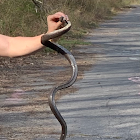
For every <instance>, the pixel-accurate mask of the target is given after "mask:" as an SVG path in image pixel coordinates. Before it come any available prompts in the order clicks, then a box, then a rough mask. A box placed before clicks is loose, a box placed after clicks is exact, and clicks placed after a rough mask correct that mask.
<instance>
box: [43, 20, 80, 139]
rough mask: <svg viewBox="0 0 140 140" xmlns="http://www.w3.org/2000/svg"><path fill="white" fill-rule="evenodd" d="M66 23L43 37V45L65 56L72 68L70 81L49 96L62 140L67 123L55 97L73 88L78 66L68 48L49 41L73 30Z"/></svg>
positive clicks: (65, 133)
mask: <svg viewBox="0 0 140 140" xmlns="http://www.w3.org/2000/svg"><path fill="white" fill-rule="evenodd" d="M65 22H66V26H65V27H63V28H61V29H58V30H55V31H54V32H51V33H49V34H44V35H43V36H42V37H41V43H42V44H43V45H44V46H46V47H49V48H51V49H53V50H55V51H57V52H58V53H61V54H62V55H63V56H65V58H66V59H67V60H68V61H69V63H70V65H71V67H72V76H71V78H70V80H69V81H68V82H66V83H64V84H62V85H60V86H57V87H55V88H54V89H53V90H52V92H51V93H50V95H49V106H50V108H51V110H52V112H53V114H54V115H55V117H56V119H57V120H58V121H59V122H60V124H61V127H62V132H61V137H60V140H65V139H66V135H67V124H66V122H65V120H64V119H63V117H62V116H61V114H60V112H59V110H58V109H57V107H56V104H55V95H56V92H57V91H58V90H61V89H64V88H67V87H69V86H71V85H72V84H73V83H74V82H75V80H76V78H77V73H78V68H77V64H76V61H75V58H74V57H73V55H72V54H71V53H70V51H68V50H67V49H66V48H64V47H62V46H61V45H59V44H56V43H53V42H51V41H48V40H49V39H53V38H56V37H59V36H61V35H62V34H64V33H66V32H68V31H69V30H70V28H71V22H70V21H65Z"/></svg>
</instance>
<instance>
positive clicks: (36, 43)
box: [7, 35, 43, 57]
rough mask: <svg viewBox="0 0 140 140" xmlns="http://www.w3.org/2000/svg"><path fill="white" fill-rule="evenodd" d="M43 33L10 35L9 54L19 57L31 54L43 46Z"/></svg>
mask: <svg viewBox="0 0 140 140" xmlns="http://www.w3.org/2000/svg"><path fill="white" fill-rule="evenodd" d="M40 40H41V35H39V36H35V37H9V38H8V47H7V55H8V56H9V57H17V56H23V55H27V54H30V53H32V52H34V51H36V50H39V49H41V48H42V47H43V45H42V44H41V42H40Z"/></svg>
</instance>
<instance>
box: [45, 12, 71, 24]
mask: <svg viewBox="0 0 140 140" xmlns="http://www.w3.org/2000/svg"><path fill="white" fill-rule="evenodd" d="M60 17H64V20H69V18H68V16H67V15H65V14H64V13H62V12H57V13H55V14H53V15H49V16H48V20H49V21H55V22H58V21H59V18H60Z"/></svg>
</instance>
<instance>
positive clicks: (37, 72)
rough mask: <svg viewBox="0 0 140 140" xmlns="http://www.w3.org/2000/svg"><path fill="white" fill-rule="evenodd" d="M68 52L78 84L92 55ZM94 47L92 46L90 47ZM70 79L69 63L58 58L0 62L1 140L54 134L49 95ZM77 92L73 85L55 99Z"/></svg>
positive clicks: (41, 55) (41, 54) (39, 56)
mask: <svg viewBox="0 0 140 140" xmlns="http://www.w3.org/2000/svg"><path fill="white" fill-rule="evenodd" d="M87 47H89V46H77V47H76V48H75V49H73V50H71V52H72V54H73V55H74V57H75V59H76V62H77V65H78V77H77V81H78V80H80V79H82V77H83V74H84V72H85V71H88V70H89V69H90V68H91V66H93V64H94V63H95V61H96V60H95V55H96V54H91V53H85V52H82V51H80V49H81V48H82V50H84V49H86V48H87ZM90 47H93V46H90ZM70 77H71V68H70V66H69V62H68V61H67V60H66V59H65V58H64V57H63V56H62V55H60V54H56V53H55V54H50V55H47V54H46V53H44V52H38V53H36V54H34V55H30V56H26V57H19V58H3V57H1V58H0V100H1V101H0V107H1V109H0V139H2V138H4V139H8V140H9V139H10V140H11V139H13V140H15V139H17V140H23V139H34V138H37V137H39V136H43V135H48V134H53V133H54V131H55V130H54V128H52V127H51V126H46V125H44V124H45V123H46V124H47V123H48V122H47V118H49V116H50V114H52V113H51V111H50V110H49V105H48V95H49V93H50V92H51V90H52V88H53V87H55V86H57V85H60V84H62V83H65V82H66V81H67V80H68V79H69V78H70ZM76 90H78V88H77V87H75V86H74V85H73V86H71V87H69V88H67V89H64V90H62V91H60V92H58V93H57V97H56V98H57V99H59V98H60V97H61V96H63V95H65V94H69V93H74V92H75V91H76Z"/></svg>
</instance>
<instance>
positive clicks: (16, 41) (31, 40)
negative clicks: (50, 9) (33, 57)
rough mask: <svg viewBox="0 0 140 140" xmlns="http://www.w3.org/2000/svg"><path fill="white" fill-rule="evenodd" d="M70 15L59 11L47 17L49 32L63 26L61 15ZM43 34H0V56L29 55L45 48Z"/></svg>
mask: <svg viewBox="0 0 140 140" xmlns="http://www.w3.org/2000/svg"><path fill="white" fill-rule="evenodd" d="M62 16H63V17H65V18H66V19H68V17H67V16H66V15H65V14H64V13H62V12H57V13H55V14H53V15H49V16H48V17H47V22H48V32H47V33H49V32H52V31H54V30H56V29H58V28H59V26H61V24H62V22H60V21H59V18H60V17H62ZM42 35H43V34H41V35H38V36H34V37H20V36H19V37H10V36H6V35H2V34H0V56H7V57H18V56H23V55H28V54H30V53H32V52H34V51H37V50H39V49H41V48H43V45H42V44H41V36H42Z"/></svg>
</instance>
